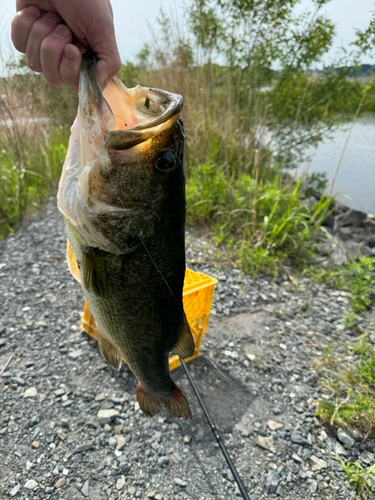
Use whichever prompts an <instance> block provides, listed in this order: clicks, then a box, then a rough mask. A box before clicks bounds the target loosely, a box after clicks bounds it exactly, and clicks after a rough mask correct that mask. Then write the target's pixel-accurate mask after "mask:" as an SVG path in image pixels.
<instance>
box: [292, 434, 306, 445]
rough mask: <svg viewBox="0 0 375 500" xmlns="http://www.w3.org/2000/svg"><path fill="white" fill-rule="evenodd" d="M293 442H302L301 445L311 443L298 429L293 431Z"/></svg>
mask: <svg viewBox="0 0 375 500" xmlns="http://www.w3.org/2000/svg"><path fill="white" fill-rule="evenodd" d="M290 439H291V441H292V443H294V444H300V445H301V446H306V445H308V444H309V442H308V440H307V439H306V438H304V437H303V436H301V434H299V433H298V432H297V431H293V432H292V435H291V437H290Z"/></svg>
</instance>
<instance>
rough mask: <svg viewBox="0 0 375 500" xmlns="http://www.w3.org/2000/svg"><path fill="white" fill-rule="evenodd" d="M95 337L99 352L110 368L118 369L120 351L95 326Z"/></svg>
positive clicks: (120, 358)
mask: <svg viewBox="0 0 375 500" xmlns="http://www.w3.org/2000/svg"><path fill="white" fill-rule="evenodd" d="M97 339H98V344H99V349H100V352H101V353H102V356H103V358H104V359H105V360H106V361H107V363H109V364H110V365H111V366H112V368H114V369H115V370H119V369H120V368H121V364H122V356H121V354H120V352H119V351H118V350H117V349H116V347H114V346H113V345H112V344H111V343H110V341H109V340H107V339H106V337H104V335H103V334H102V332H101V331H100V330H99V328H98V327H97Z"/></svg>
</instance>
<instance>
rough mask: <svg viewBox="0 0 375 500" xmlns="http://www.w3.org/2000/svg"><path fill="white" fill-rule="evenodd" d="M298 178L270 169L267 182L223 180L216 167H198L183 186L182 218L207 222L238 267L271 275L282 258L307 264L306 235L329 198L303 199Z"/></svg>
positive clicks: (327, 207)
mask: <svg viewBox="0 0 375 500" xmlns="http://www.w3.org/2000/svg"><path fill="white" fill-rule="evenodd" d="M302 181H303V177H301V178H300V179H299V180H298V181H297V182H296V183H292V182H291V181H290V179H287V180H286V179H285V177H283V176H281V175H280V174H276V173H274V176H273V179H272V181H271V178H268V179H261V180H259V179H258V176H257V175H255V177H252V176H250V175H246V174H242V175H240V176H239V177H238V178H232V179H228V177H227V176H226V175H225V172H224V170H223V169H222V168H215V167H214V166H213V164H209V165H198V166H197V167H196V169H195V174H194V176H191V177H190V179H189V182H188V184H187V202H188V203H187V205H188V220H189V222H190V223H193V224H194V223H195V224H196V223H200V224H206V225H210V226H211V227H212V229H213V232H214V235H215V237H216V240H217V242H218V244H219V245H221V247H222V248H225V249H226V250H227V251H228V252H229V254H230V255H231V257H232V259H233V260H234V261H235V262H236V263H237V264H238V266H239V267H240V268H242V269H244V270H246V271H249V272H251V273H252V274H254V275H255V274H257V273H258V272H259V271H263V272H265V273H267V274H271V275H274V276H276V275H277V274H278V272H279V271H280V268H281V266H282V264H283V262H284V261H285V259H286V258H288V259H294V260H296V261H298V262H308V260H309V258H310V257H311V254H312V237H313V235H314V234H316V233H317V232H318V231H319V228H320V225H321V222H322V220H323V219H324V218H325V217H326V216H327V214H328V213H329V210H330V205H331V202H332V199H331V198H327V199H322V200H321V201H319V202H317V203H316V204H315V205H314V206H313V207H309V206H308V205H307V204H306V203H305V201H304V189H303V183H302Z"/></svg>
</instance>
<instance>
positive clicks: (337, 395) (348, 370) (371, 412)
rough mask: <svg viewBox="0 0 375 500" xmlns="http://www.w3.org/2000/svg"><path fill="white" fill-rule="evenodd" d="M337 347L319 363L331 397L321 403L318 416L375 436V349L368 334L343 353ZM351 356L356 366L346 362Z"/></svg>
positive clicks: (347, 346)
mask: <svg viewBox="0 0 375 500" xmlns="http://www.w3.org/2000/svg"><path fill="white" fill-rule="evenodd" d="M338 345H339V344H338V343H335V344H334V343H330V344H329V346H328V348H327V349H328V350H327V352H323V353H322V356H321V358H320V359H318V360H317V362H316V366H317V367H318V370H320V372H321V376H322V384H323V386H325V387H326V389H327V392H328V394H329V399H328V400H322V401H320V402H319V407H318V410H317V416H319V417H320V418H321V420H322V421H323V422H325V423H326V424H328V425H330V426H332V427H335V428H338V427H344V428H345V427H349V428H355V429H358V430H359V431H361V432H362V433H363V434H364V435H370V436H375V351H374V347H373V345H372V344H370V343H369V342H367V334H365V335H362V336H361V337H359V338H358V339H357V340H355V341H354V342H351V343H349V344H347V345H346V346H344V347H345V349H344V354H342V350H341V352H339V350H338V349H336V348H337V346H338ZM348 353H350V354H351V355H354V361H355V362H354V365H353V363H346V361H345V356H347V354H348Z"/></svg>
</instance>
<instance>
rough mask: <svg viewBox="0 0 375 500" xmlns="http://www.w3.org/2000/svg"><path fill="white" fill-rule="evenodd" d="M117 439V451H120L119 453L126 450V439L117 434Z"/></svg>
mask: <svg viewBox="0 0 375 500" xmlns="http://www.w3.org/2000/svg"><path fill="white" fill-rule="evenodd" d="M115 438H116V441H117V446H116V450H118V451H121V450H123V449H124V448H125V445H126V439H125V438H124V436H122V435H121V434H116V436H115Z"/></svg>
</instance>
